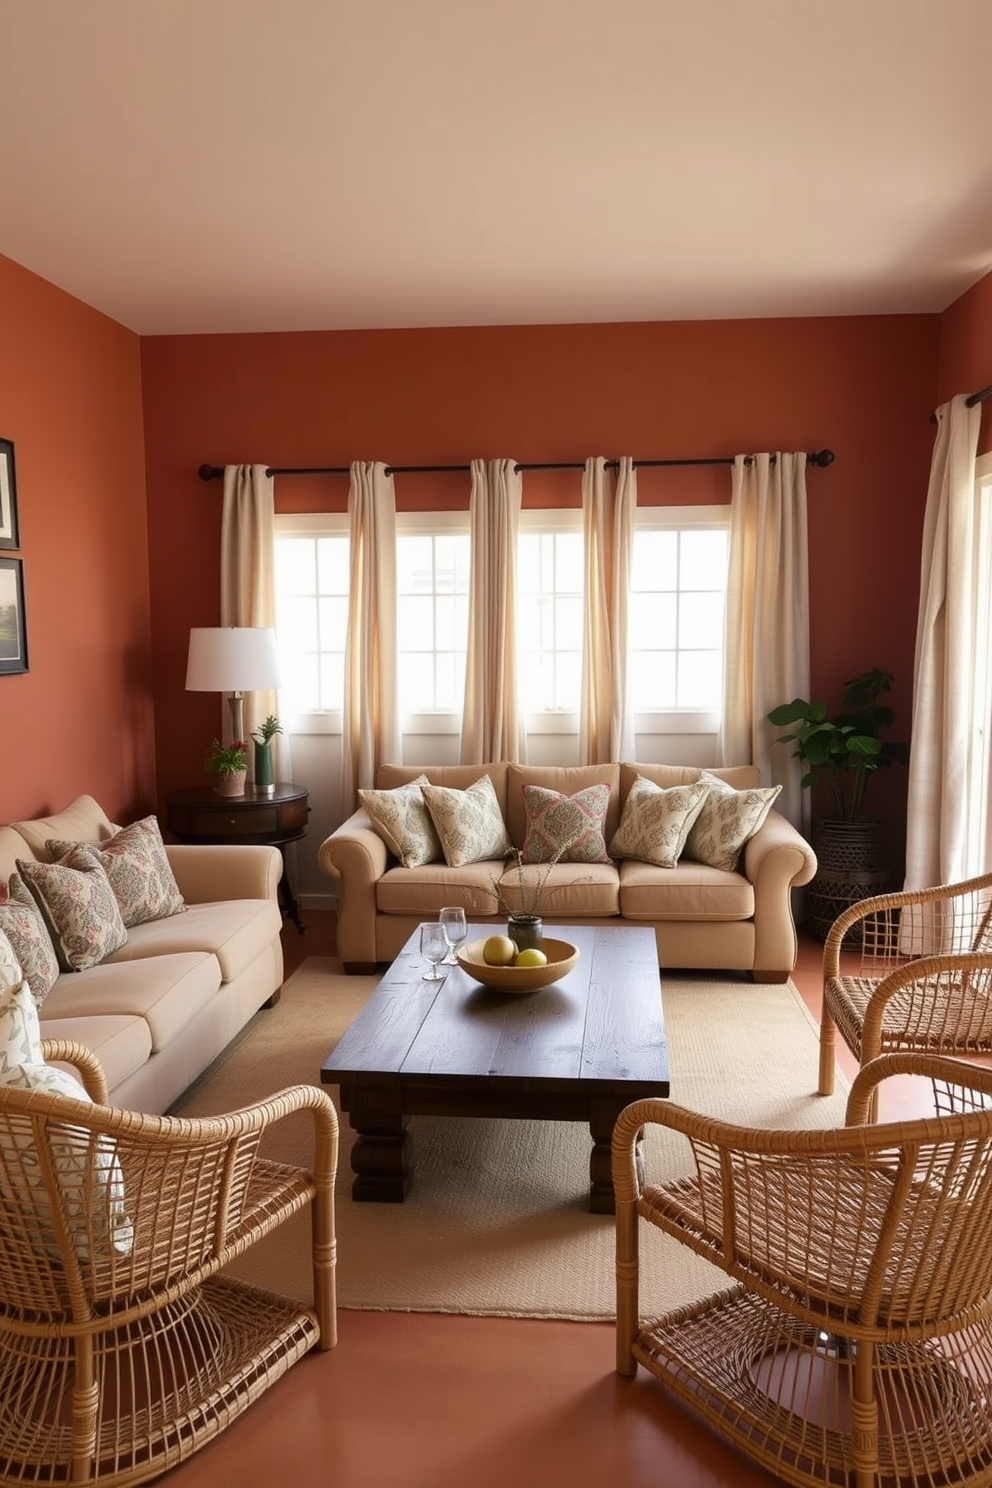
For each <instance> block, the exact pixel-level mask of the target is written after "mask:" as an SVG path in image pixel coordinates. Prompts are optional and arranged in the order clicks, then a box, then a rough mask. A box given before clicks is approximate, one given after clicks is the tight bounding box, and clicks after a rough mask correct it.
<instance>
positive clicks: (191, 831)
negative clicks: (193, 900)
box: [165, 781, 310, 935]
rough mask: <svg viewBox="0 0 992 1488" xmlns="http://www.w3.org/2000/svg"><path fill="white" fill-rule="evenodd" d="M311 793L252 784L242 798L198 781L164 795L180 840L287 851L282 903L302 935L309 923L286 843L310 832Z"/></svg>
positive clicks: (170, 821) (278, 785) (297, 788)
mask: <svg viewBox="0 0 992 1488" xmlns="http://www.w3.org/2000/svg"><path fill="white" fill-rule="evenodd" d="M309 796H310V793H309V791H306V790H304V789H303V788H302V786H299V785H288V784H286V783H285V782H284V781H277V783H276V787H275V790H274V791H272V792H270V793H269V794H268V795H263V794H262V793H261V792H258V793H257V794H256V792H255V791H254V790H253V789H252V788H251V787H250V786H249V788H248V789H247V790H246V791H245V793H244V795H243V796H218V795H217V793H216V792H215V791H214V789H213V787H212V786H209V785H195V786H192V787H191V788H190V789H188V790H178V791H172V792H170V794H169V795H168V796H166V798H165V805H166V824H167V826H168V828H169V831H170V832H171V833H172V835H173V836H174V837H176V838H177V839H178V840H179V841H180V842H243V843H252V844H259V843H261V844H262V845H263V846H267V847H278V848H279V850H280V851H281V852H282V855H283V868H282V878H281V879H280V880H279V903H280V905H281V906H282V912H283V914H284V915H286V917H287V918H288V919H290V920H292V922H293V924H294V925H295V926H296V928H297V930H298V931H299V932H300V934H301V935H302V934H303V932H304V930H305V929H306V926H305V925H304V924H303V922H302V920H301V919H300V912H299V908H298V906H297V903H296V899H295V897H294V895H293V890H292V887H291V886H290V882H289V870H288V868H287V866H286V853H285V847H286V844H287V843H288V842H299V840H300V838H301V837H305V836H306V835H307V829H308V828H309V825H310V801H309Z"/></svg>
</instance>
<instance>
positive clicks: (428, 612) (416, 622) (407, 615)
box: [396, 596, 434, 656]
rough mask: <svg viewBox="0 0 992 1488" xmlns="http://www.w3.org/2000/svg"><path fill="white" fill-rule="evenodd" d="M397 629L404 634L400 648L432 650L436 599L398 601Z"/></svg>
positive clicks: (403, 651) (406, 650)
mask: <svg viewBox="0 0 992 1488" xmlns="http://www.w3.org/2000/svg"><path fill="white" fill-rule="evenodd" d="M396 631H397V635H399V636H402V638H403V640H402V644H401V646H400V650H401V652H402V654H403V655H404V656H405V655H406V654H407V653H408V652H410V651H431V650H433V647H434V601H433V600H432V599H430V598H427V599H412V598H405V599H404V598H403V597H402V596H401V597H400V598H399V599H398V600H397V602H396Z"/></svg>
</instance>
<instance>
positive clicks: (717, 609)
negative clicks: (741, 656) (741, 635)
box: [679, 594, 723, 650]
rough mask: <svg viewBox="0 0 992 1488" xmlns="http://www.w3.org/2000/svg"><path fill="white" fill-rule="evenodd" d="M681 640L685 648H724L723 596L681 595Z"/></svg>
mask: <svg viewBox="0 0 992 1488" xmlns="http://www.w3.org/2000/svg"><path fill="white" fill-rule="evenodd" d="M679 638H680V640H681V642H682V644H683V645H684V646H693V647H696V646H711V647H713V649H714V650H718V649H721V648H722V646H723V595H722V594H720V595H716V594H681V595H680V596H679Z"/></svg>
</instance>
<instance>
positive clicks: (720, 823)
mask: <svg viewBox="0 0 992 1488" xmlns="http://www.w3.org/2000/svg"><path fill="white" fill-rule="evenodd" d="M699 778H700V781H701V782H702V783H704V784H705V785H706V786H707V787H708V792H707V796H706V800H705V801H704V802H703V809H702V810H701V811H700V813H699V815H698V816H697V817H696V820H695V821H694V822H693V824H692V829H691V831H690V832H689V837H688V840H687V842H686V845H685V855H686V857H687V858H695V859H696V861H697V862H700V863H708V864H709V865H710V867H711V868H723V869H726V870H727V871H730V872H732V871H733V870H734V869H735V868H736V867H737V859H738V858H739V857H740V855H741V849H742V848H743V847H744V844H745V843H746V842H748V841H750V839H751V838H752V837H753V836H754V834H755V832H757V830H758V828H759V827H760V826H761V825H762V823H763V822H764V820H765V817H766V816H767V815H768V813H769V811H771V809H772V803H773V802H774V800H775V798H776V797H777V796H778V795H779V793H780V791H781V789H782V787H781V786H780V785H771V786H762V787H757V788H755V789H752V790H734V788H733V786H730V785H728V784H727V782H726V781H725V780H721V779H720V777H719V775H711V774H710V773H709V771H708V770H704V771H703V773H702V775H701V776H700V777H699Z"/></svg>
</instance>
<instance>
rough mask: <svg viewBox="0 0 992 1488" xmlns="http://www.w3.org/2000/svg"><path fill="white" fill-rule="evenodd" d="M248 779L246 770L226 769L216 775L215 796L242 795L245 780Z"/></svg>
mask: <svg viewBox="0 0 992 1488" xmlns="http://www.w3.org/2000/svg"><path fill="white" fill-rule="evenodd" d="M247 779H248V771H247V769H244V770H228V771H227V772H226V773H225V774H223V775H218V777H217V784H216V785H215V786H214V795H216V796H243V795H244V793H245V781H246V780H247Z"/></svg>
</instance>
